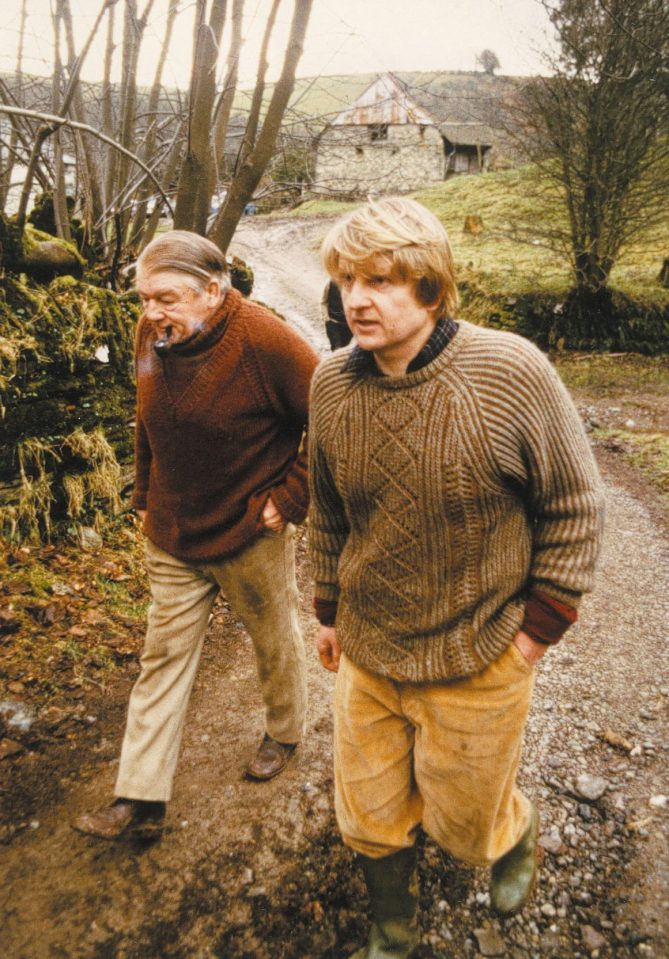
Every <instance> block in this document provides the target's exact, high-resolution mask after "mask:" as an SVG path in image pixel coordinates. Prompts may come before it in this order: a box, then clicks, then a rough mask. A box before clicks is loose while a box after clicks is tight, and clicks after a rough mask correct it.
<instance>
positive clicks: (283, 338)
mask: <svg viewBox="0 0 669 959" xmlns="http://www.w3.org/2000/svg"><path fill="white" fill-rule="evenodd" d="M137 289H138V291H139V295H140V297H141V299H142V304H143V307H144V312H143V315H142V317H141V319H140V321H139V326H138V330H137V344H136V372H137V417H136V429H135V436H136V444H135V490H134V497H133V505H134V507H135V508H136V509H137V511H138V513H139V515H140V517H141V519H142V521H143V528H144V532H145V534H146V537H147V541H146V562H147V570H148V575H149V584H150V587H151V598H152V602H151V608H150V611H149V623H148V630H147V634H146V640H145V645H144V651H143V653H142V658H141V672H140V675H139V678H138V680H137V682H136V683H135V686H134V688H133V691H132V694H131V697H130V705H129V708H128V719H127V724H126V729H125V736H124V739H123V747H122V750H121V760H120V764H119V771H118V777H117V781H116V789H115V793H116V798H115V800H114V801H113V802H112V803H111V805H109V806H107V807H105V808H104V809H101V810H99V811H97V812H93V813H86V814H84V815H82V816H80V817H79V818H78V819H77V820H76V821H75V823H74V824H73V825H74V827H75V828H76V829H78V830H80V831H82V832H85V833H88V834H90V835H94V836H98V837H102V838H106V839H116V838H118V837H119V836H122V835H127V834H128V833H134V834H135V835H141V836H145V837H148V836H153V835H158V834H160V831H161V829H162V824H163V819H164V816H165V811H166V803H167V802H168V800H169V799H170V797H171V793H172V782H173V778H174V774H175V769H176V763H177V756H178V751H179V744H180V741H181V734H182V731H183V725H184V719H185V715H186V709H187V706H188V700H189V697H190V692H191V689H192V686H193V682H194V680H195V674H196V670H197V666H198V661H199V657H200V652H201V649H202V643H203V640H204V635H205V632H206V628H207V623H208V619H209V615H210V612H211V609H212V606H213V603H214V601H215V599H216V596H217V594H218V592H219V590H223V592H224V594H225V596H226V598H227V599H228V601H229V602H230V604H231V606H232V608H233V610H234V611H235V613H236V615H237V616H238V617H239V618H240V619H241V620H242V621H243V622H244V624H245V625H246V627H247V629H248V632H249V634H250V636H251V639H252V641H253V645H254V649H255V655H256V663H257V667H258V678H259V682H260V687H261V693H262V699H263V704H264V726H265V730H264V735H263V738H262V741H261V743H260V746H259V748H258V751H257V754H256V755H255V756H254V758H253V759H252V760H251V761H250V763H249V764H248V766H247V767H246V774H247V775H248V776H250V777H252V778H255V779H259V780H266V779H271V778H272V777H273V776H276V775H278V774H279V773H280V772H281V771H282V770H283V769H284V768H285V766H286V764H287V762H288V761H289V759H290V757H291V755H292V754H293V752H294V750H295V747H296V745H297V743H298V742H299V740H300V738H301V736H302V733H303V729H304V721H305V709H306V696H307V690H306V670H305V655H304V647H303V641H302V636H301V633H300V627H299V621H298V610H297V586H296V580H295V556H294V546H293V540H294V531H295V524H297V523H300V522H301V521H302V520H303V519H304V517H305V515H306V509H307V471H306V454H305V451H304V450H303V448H302V445H303V444H302V440H303V434H304V430H305V427H306V423H307V407H308V397H309V384H310V380H311V376H312V373H313V370H314V368H315V365H316V355H315V353H314V352H313V350H312V349H311V348H310V347H309V346H308V345H307V344H306V343H305V342H304V341H303V340H302V339H301V338H300V337H299V336H298V335H297V334H296V333H294V332H293V331H292V330H291V329H290V328H289V327H288V326H287V325H286V324H285V323H283V322H281V320H279V319H277V318H276V317H275V316H273V315H272V314H271V313H270V312H269V311H268V310H266V309H264V308H262V307H260V306H258V305H256V304H254V303H251V302H249V301H247V300H245V299H244V298H243V297H242V296H241V294H240V293H239V292H238V291H237V290H234V289H232V288H231V287H230V281H229V278H228V271H227V267H226V262H225V257H224V256H223V254H222V253H221V251H220V250H219V249H218V247H216V246H215V245H214V244H213V243H211V242H210V241H209V240H206V239H204V238H203V237H201V236H198V235H197V234H195V233H190V232H188V231H182V230H175V231H173V232H171V233H167V234H164V235H163V236H160V237H158V238H157V239H155V240H153V241H152V242H151V243H150V244H149V245H148V246H147V247H146V249H145V250H144V252H143V253H142V255H141V256H140V258H139V261H138V263H137ZM221 709H224V706H223V704H221Z"/></svg>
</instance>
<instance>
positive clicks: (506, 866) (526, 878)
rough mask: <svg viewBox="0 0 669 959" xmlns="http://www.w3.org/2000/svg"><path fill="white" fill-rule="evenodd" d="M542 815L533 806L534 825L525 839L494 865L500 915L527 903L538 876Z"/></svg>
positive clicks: (494, 893) (492, 883) (494, 895)
mask: <svg viewBox="0 0 669 959" xmlns="http://www.w3.org/2000/svg"><path fill="white" fill-rule="evenodd" d="M538 832H539V814H538V813H537V810H536V807H535V806H532V813H531V817H530V824H529V826H528V827H527V829H526V830H525V832H524V834H523V836H522V838H521V839H520V840H519V841H518V842H517V843H516V845H515V846H514V847H513V849H510V850H509V851H508V852H507V853H506V855H504V856H502V858H501V859H498V860H497V862H496V863H495V865H494V866H493V867H492V876H491V878H490V902H491V904H492V907H493V909H494V910H495V912H497V913H499V914H500V916H511V915H513V913H514V912H518V910H519V909H522V907H523V906H524V905H525V903H526V902H527V900H528V899H529V897H530V893H531V892H532V889H533V887H534V882H535V879H536V875H537V835H538Z"/></svg>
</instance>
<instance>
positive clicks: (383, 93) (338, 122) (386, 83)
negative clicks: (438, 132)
mask: <svg viewBox="0 0 669 959" xmlns="http://www.w3.org/2000/svg"><path fill="white" fill-rule="evenodd" d="M384 123H389V124H401V123H419V124H421V125H423V126H435V122H434V120H433V119H432V117H431V116H430V115H429V114H428V113H427V112H426V111H425V110H423V109H422V108H421V107H419V106H418V104H416V103H414V102H413V101H412V100H410V99H409V97H408V96H407V94H406V91H405V90H404V89H403V88H402V87H401V86H400V85H399V84H398V83H397V82H396V81H395V80H393V79H392V77H379V78H378V79H377V80H374V82H373V83H371V84H370V85H369V86H368V87H367V89H366V90H363V92H362V93H361V94H360V96H359V97H357V98H356V99H355V100H354V101H353V103H352V104H351V105H350V107H347V108H346V109H345V110H342V112H341V113H340V114H339V115H338V116H337V117H335V119H334V120H333V121H332V125H333V126H360V125H364V124H368V125H373V124H384Z"/></svg>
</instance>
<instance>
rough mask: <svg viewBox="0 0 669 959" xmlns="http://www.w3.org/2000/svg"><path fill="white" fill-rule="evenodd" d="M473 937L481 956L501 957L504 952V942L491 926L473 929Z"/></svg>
mask: <svg viewBox="0 0 669 959" xmlns="http://www.w3.org/2000/svg"><path fill="white" fill-rule="evenodd" d="M474 935H475V936H476V941H477V943H478V947H479V952H480V953H481V955H482V956H503V955H504V953H505V952H506V945H505V943H504V940H503V939H502V937H501V936H500V934H499V933H498V932H497V930H496V929H493V927H492V926H486V927H485V928H483V929H475V930H474Z"/></svg>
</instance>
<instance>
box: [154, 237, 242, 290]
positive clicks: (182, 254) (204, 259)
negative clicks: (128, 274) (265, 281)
mask: <svg viewBox="0 0 669 959" xmlns="http://www.w3.org/2000/svg"><path fill="white" fill-rule="evenodd" d="M140 272H141V273H144V274H145V275H148V274H151V273H164V272H170V273H172V272H174V273H184V274H185V276H186V278H187V282H189V284H190V285H191V286H192V287H193V288H194V289H195V290H197V291H198V293H202V292H203V291H204V290H205V288H206V286H207V284H208V283H209V281H210V280H217V281H218V283H219V285H220V287H221V290H226V289H227V288H228V287H229V286H230V278H229V276H228V266H227V263H226V262H225V256H224V254H223V253H222V252H221V251H220V250H219V248H218V247H217V246H216V244H215V243H212V242H211V240H208V239H207V238H206V237H204V236H200V235H199V234H198V233H191V232H190V231H189V230H171V231H170V232H169V233H163V234H161V236H157V237H156V238H155V239H154V240H151V242H150V243H148V244H147V245H146V247H145V248H144V250H142V252H141V254H140V255H139V257H138V259H137V273H140Z"/></svg>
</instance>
